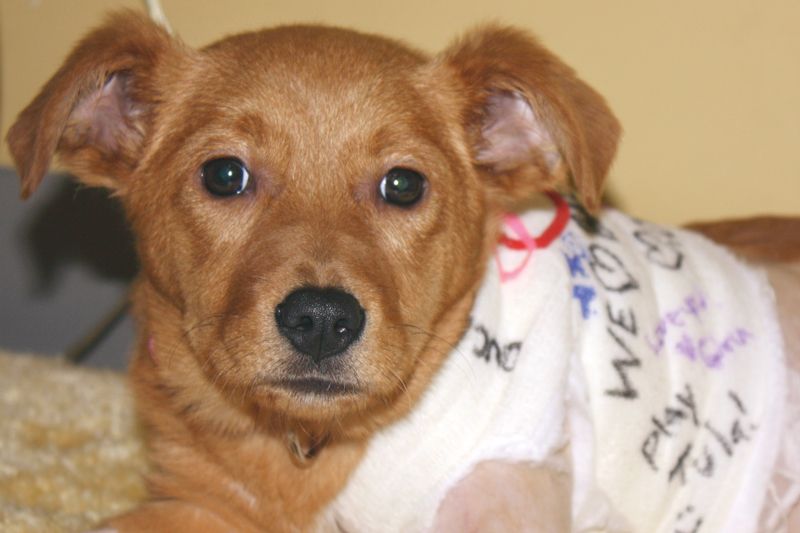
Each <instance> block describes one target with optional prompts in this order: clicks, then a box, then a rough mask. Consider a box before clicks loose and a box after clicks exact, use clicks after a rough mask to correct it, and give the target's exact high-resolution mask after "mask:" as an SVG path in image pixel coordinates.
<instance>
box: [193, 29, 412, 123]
mask: <svg viewBox="0 0 800 533" xmlns="http://www.w3.org/2000/svg"><path fill="white" fill-rule="evenodd" d="M204 52H205V54H207V56H209V58H210V59H211V61H210V62H209V64H207V74H211V75H212V76H213V77H214V78H215V79H216V80H217V82H218V83H222V84H226V85H228V86H229V87H231V88H233V89H234V90H236V92H237V93H238V95H239V96H248V95H249V96H251V97H258V96H262V97H265V98H268V97H269V96H271V95H273V96H278V97H283V98H284V101H283V102H281V103H282V104H283V105H284V106H286V105H291V104H292V103H293V102H297V103H299V104H305V105H307V106H313V105H322V104H327V105H334V106H335V105H336V104H337V102H338V103H341V104H343V105H341V106H340V107H346V105H347V104H349V103H350V102H348V100H349V99H351V98H353V97H356V96H357V97H359V98H360V99H361V100H365V99H368V97H369V96H373V97H378V96H379V97H380V98H381V99H383V100H387V99H391V98H392V96H394V95H396V94H399V93H403V92H408V90H409V88H410V85H411V81H412V80H411V78H413V77H414V76H415V75H416V74H417V71H418V69H419V66H420V65H421V64H423V63H424V62H425V60H426V58H425V57H424V56H423V55H421V54H419V53H417V52H414V51H413V50H410V49H408V48H407V47H405V46H403V45H401V44H399V43H396V42H394V41H391V40H389V39H385V38H383V37H379V36H373V35H367V34H362V33H358V32H355V31H350V30H344V29H338V28H329V27H323V26H287V27H279V28H275V29H270V30H262V31H259V32H252V33H245V34H240V35H235V36H232V37H229V38H227V39H224V40H222V41H220V42H218V43H215V44H214V45H211V46H210V47H208V48H206V49H205V50H204ZM326 98H327V101H325V99H326ZM275 103H277V102H275Z"/></svg>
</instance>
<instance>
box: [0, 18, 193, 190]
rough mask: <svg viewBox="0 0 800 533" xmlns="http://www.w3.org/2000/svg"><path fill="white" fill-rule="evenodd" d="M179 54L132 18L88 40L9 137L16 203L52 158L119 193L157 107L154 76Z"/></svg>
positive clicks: (145, 22) (157, 31) (154, 28)
mask: <svg viewBox="0 0 800 533" xmlns="http://www.w3.org/2000/svg"><path fill="white" fill-rule="evenodd" d="M182 48H183V47H182V45H180V43H179V42H178V41H177V40H175V39H173V38H172V37H170V36H169V34H168V33H167V32H166V31H165V30H164V29H163V28H161V27H160V26H158V25H157V24H155V23H154V22H152V21H150V20H149V19H148V18H147V17H145V16H144V15H140V14H137V13H135V12H133V11H123V12H119V13H116V14H113V15H112V16H110V17H109V18H108V19H107V20H106V22H105V23H104V24H103V25H102V26H100V27H99V28H97V29H96V30H94V31H93V32H91V33H90V34H89V35H87V36H86V37H85V38H84V39H83V40H82V41H81V42H80V43H79V44H78V45H77V46H76V47H75V49H74V50H73V51H72V53H71V54H70V55H69V56H68V57H67V60H66V61H65V62H64V65H63V66H62V67H61V68H60V69H59V70H58V72H56V74H55V75H54V76H53V77H52V78H51V79H50V81H48V82H47V84H46V85H45V86H44V88H43V89H42V90H41V92H40V93H39V95H38V96H37V97H36V98H35V99H34V100H33V101H32V102H31V103H30V104H29V105H28V107H26V108H25V109H24V110H23V111H22V112H21V113H20V115H19V117H17V120H16V122H15V123H14V125H13V126H11V129H10V130H9V132H8V135H7V137H6V139H7V141H8V145H9V147H10V149H11V155H12V156H13V158H14V162H15V163H16V166H17V170H18V171H19V174H20V176H21V177H22V197H23V198H27V197H28V196H29V195H30V194H31V193H33V191H34V190H36V188H37V187H38V185H39V183H40V182H41V181H42V178H43V177H44V175H45V173H46V172H47V170H48V168H49V167H50V163H51V161H52V159H53V155H54V154H55V153H56V152H57V153H58V155H59V160H60V161H61V162H62V163H63V165H64V167H65V168H66V170H68V171H70V172H71V173H73V174H75V175H76V176H78V178H79V179H80V180H81V181H82V182H84V183H86V184H88V185H98V186H104V187H109V188H111V189H114V190H116V191H118V192H119V191H122V190H124V177H125V176H126V175H127V174H129V173H130V172H131V170H132V169H133V168H134V166H135V165H136V163H137V161H138V156H139V154H140V150H141V147H142V140H143V138H144V136H145V135H146V133H147V126H148V122H149V120H150V115H151V109H152V107H153V104H154V103H155V102H157V101H158V92H159V91H158V87H157V81H154V75H153V74H154V70H155V69H156V68H157V66H158V65H159V64H160V63H162V62H163V60H164V57H165V55H166V54H168V53H170V52H175V51H178V50H181V49H182Z"/></svg>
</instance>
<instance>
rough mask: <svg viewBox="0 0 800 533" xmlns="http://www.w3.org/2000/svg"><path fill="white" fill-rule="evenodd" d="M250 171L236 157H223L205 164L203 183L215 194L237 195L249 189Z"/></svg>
mask: <svg viewBox="0 0 800 533" xmlns="http://www.w3.org/2000/svg"><path fill="white" fill-rule="evenodd" d="M249 181H250V173H249V172H248V171H247V167H245V166H244V163H242V162H241V161H239V160H238V159H236V158H235V157H221V158H219V159H212V160H211V161H206V162H205V163H204V164H203V185H204V186H205V188H206V189H207V190H208V192H210V193H211V194H213V195H214V196H235V195H237V194H241V193H243V192H244V191H245V190H246V189H247V185H248V183H249Z"/></svg>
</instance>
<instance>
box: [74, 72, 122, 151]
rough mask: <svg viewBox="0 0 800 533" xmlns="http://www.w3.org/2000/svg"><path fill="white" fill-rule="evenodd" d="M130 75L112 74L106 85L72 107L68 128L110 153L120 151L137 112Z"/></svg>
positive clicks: (84, 140)
mask: <svg viewBox="0 0 800 533" xmlns="http://www.w3.org/2000/svg"><path fill="white" fill-rule="evenodd" d="M126 84H127V75H126V74H125V73H121V72H117V73H114V74H112V75H111V76H110V77H109V78H108V79H107V80H106V82H105V83H104V84H103V86H102V87H101V88H100V89H98V90H96V91H94V92H92V93H91V94H89V95H88V96H86V97H85V98H83V100H81V101H80V102H78V105H77V106H75V109H73V111H72V113H71V115H70V118H69V123H68V129H71V130H72V132H73V133H74V134H75V135H76V137H78V138H79V139H80V142H79V143H78V144H82V145H92V146H95V147H96V148H98V149H99V150H101V151H103V152H107V153H114V152H116V151H118V150H119V149H120V147H121V145H122V144H123V143H124V137H126V136H129V135H130V134H131V133H132V131H131V130H132V129H133V124H132V120H131V119H133V118H134V116H135V114H136V109H135V107H134V106H133V105H132V104H131V101H130V100H129V98H128V95H127V91H126Z"/></svg>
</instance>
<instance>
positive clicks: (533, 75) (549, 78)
mask: <svg viewBox="0 0 800 533" xmlns="http://www.w3.org/2000/svg"><path fill="white" fill-rule="evenodd" d="M437 64H438V65H443V66H445V67H446V68H448V69H449V70H450V72H451V73H455V75H456V77H457V78H458V79H459V80H460V88H459V89H458V90H459V92H463V97H464V100H463V102H462V105H463V108H462V113H461V114H462V117H463V120H464V127H465V130H466V132H467V135H468V136H469V142H470V143H471V145H472V154H473V159H474V162H475V164H476V165H477V167H478V168H479V169H481V170H482V171H483V172H485V173H486V174H488V176H487V179H488V181H489V183H490V187H491V189H490V190H492V193H493V195H494V196H495V197H498V196H499V198H498V199H499V201H500V202H501V203H503V204H507V203H514V202H517V201H521V200H523V199H525V198H527V197H530V195H532V194H533V193H534V192H536V191H541V190H543V189H547V188H552V187H554V186H556V185H559V184H561V183H563V182H566V181H568V180H569V179H571V180H572V184H573V186H574V188H575V189H576V191H577V193H578V195H579V196H580V198H581V200H582V202H583V204H584V205H585V206H586V207H587V208H588V209H590V210H596V209H598V208H599V204H600V198H601V195H602V190H603V182H604V180H605V177H606V174H607V172H608V169H609V167H610V165H611V161H612V159H613V158H614V154H615V152H616V149H617V141H618V139H619V136H620V126H619V123H618V122H617V119H616V118H615V117H614V115H613V114H612V113H611V110H610V109H609V108H608V106H607V105H606V103H605V100H604V99H603V98H602V97H601V96H600V95H599V94H598V93H597V92H595V91H594V89H592V88H591V87H589V86H588V85H586V84H585V83H584V82H583V81H581V80H580V79H578V77H577V76H576V75H575V72H574V71H573V70H572V69H571V68H570V67H568V66H567V65H565V64H564V63H563V62H562V61H561V60H559V59H558V58H557V57H556V56H554V55H553V54H551V53H550V52H549V51H547V50H546V49H545V48H544V47H542V46H541V45H540V44H539V43H538V42H537V41H536V40H535V39H534V38H533V37H531V36H530V35H528V34H526V33H524V32H522V31H519V30H515V29H511V28H503V27H495V26H489V27H484V28H480V29H478V30H475V31H473V32H471V33H469V34H468V35H467V36H466V37H464V38H463V39H461V40H460V41H458V42H456V43H455V44H454V45H453V46H451V47H450V48H449V49H447V50H446V51H445V52H444V53H443V54H442V55H441V56H439V58H438V59H437Z"/></svg>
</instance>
